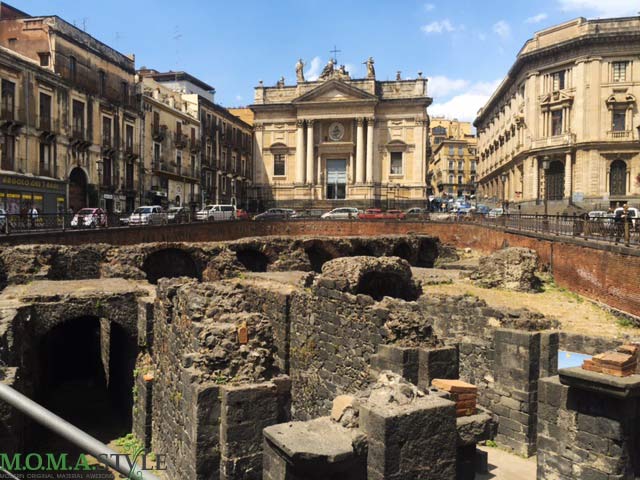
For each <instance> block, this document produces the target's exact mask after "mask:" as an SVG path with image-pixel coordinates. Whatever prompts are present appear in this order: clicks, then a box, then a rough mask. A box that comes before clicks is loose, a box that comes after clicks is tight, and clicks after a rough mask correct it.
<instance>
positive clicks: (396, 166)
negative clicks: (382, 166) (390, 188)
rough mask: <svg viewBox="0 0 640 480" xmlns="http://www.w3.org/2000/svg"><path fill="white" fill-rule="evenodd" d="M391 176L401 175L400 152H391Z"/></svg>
mask: <svg viewBox="0 0 640 480" xmlns="http://www.w3.org/2000/svg"><path fill="white" fill-rule="evenodd" d="M391 175H402V152H391Z"/></svg>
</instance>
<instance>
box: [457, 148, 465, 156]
mask: <svg viewBox="0 0 640 480" xmlns="http://www.w3.org/2000/svg"><path fill="white" fill-rule="evenodd" d="M458 155H460V156H462V155H464V147H458Z"/></svg>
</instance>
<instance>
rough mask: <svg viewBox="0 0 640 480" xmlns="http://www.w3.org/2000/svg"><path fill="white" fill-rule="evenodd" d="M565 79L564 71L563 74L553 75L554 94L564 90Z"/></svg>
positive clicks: (556, 73)
mask: <svg viewBox="0 0 640 480" xmlns="http://www.w3.org/2000/svg"><path fill="white" fill-rule="evenodd" d="M564 77H565V71H564V70H562V71H561V72H555V73H553V74H552V75H551V80H552V85H553V91H554V92H557V91H559V90H563V89H564Z"/></svg>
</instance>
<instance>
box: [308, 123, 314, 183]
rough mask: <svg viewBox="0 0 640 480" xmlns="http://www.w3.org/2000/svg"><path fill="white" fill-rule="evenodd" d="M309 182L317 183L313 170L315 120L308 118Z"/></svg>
mask: <svg viewBox="0 0 640 480" xmlns="http://www.w3.org/2000/svg"><path fill="white" fill-rule="evenodd" d="M307 183H309V184H311V185H315V183H316V182H315V175H314V172H313V120H307Z"/></svg>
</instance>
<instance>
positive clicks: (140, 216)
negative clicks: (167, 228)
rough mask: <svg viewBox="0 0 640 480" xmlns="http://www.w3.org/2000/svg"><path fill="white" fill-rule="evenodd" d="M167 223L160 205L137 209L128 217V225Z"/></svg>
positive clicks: (165, 214) (165, 215)
mask: <svg viewBox="0 0 640 480" xmlns="http://www.w3.org/2000/svg"><path fill="white" fill-rule="evenodd" d="M168 222H169V220H168V218H167V213H166V212H164V211H163V210H162V207H161V206H160V205H149V206H146V207H138V208H136V209H135V210H134V211H133V213H132V214H131V216H130V217H129V225H166V224H167V223H168Z"/></svg>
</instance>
